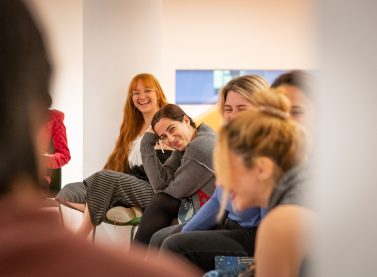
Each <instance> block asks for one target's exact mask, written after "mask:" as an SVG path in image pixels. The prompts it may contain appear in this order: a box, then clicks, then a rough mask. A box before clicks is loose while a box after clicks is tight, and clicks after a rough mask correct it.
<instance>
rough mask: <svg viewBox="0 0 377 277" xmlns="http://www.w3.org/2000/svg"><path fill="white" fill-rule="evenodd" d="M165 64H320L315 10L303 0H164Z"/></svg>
mask: <svg viewBox="0 0 377 277" xmlns="http://www.w3.org/2000/svg"><path fill="white" fill-rule="evenodd" d="M162 12H163V13H162V53H161V55H162V69H163V74H164V75H163V78H164V79H163V81H164V83H166V84H167V87H165V89H166V90H167V91H168V93H170V95H171V97H173V99H174V90H175V70H176V69H291V68H303V69H307V68H316V62H315V61H316V59H315V55H314V52H315V46H316V45H317V44H316V43H315V30H314V23H315V22H314V14H313V9H312V5H311V1H302V0H284V1H275V0H264V1H260V0H232V1H229V0H205V1H203V0H190V1H185V0H163V1H162Z"/></svg>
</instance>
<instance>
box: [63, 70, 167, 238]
mask: <svg viewBox="0 0 377 277" xmlns="http://www.w3.org/2000/svg"><path fill="white" fill-rule="evenodd" d="M164 105H166V98H165V95H164V92H163V90H162V88H161V86H160V84H159V82H158V80H157V79H156V78H155V77H154V76H153V75H151V74H148V73H141V74H138V75H136V76H135V77H134V78H133V79H132V80H131V82H130V85H129V88H128V94H127V100H126V103H125V107H124V113H123V122H122V125H121V127H120V134H119V137H118V140H117V142H116V145H115V148H114V150H113V152H112V153H111V154H110V156H109V158H108V160H107V162H106V164H105V166H104V170H101V171H98V172H96V173H94V174H93V175H92V176H90V177H88V178H87V179H85V180H84V181H83V182H79V183H73V184H68V185H67V186H65V187H64V188H63V189H62V191H61V192H60V193H59V194H58V195H57V197H56V198H57V200H59V201H61V202H69V203H68V204H70V205H72V206H74V207H76V208H79V209H82V210H84V208H85V210H84V218H83V221H82V224H81V226H80V228H79V230H78V233H79V234H80V235H82V236H87V235H88V234H89V232H90V231H91V229H92V228H93V226H94V225H98V224H100V223H101V222H102V221H103V219H104V218H105V215H106V212H107V211H108V210H109V209H110V208H112V207H113V206H114V205H116V204H117V205H122V206H125V207H131V206H138V207H141V208H145V207H146V206H147V205H148V204H149V202H150V200H151V199H152V197H153V194H154V192H153V189H152V187H151V185H150V184H149V182H148V178H147V176H145V174H143V175H142V176H141V174H139V173H140V172H141V173H144V172H143V170H142V160H141V154H140V142H141V138H142V136H143V135H144V133H145V130H146V129H147V128H148V126H149V125H150V122H151V120H152V117H153V115H154V114H155V112H156V111H157V110H158V109H159V108H161V107H162V106H164ZM156 153H158V154H159V158H161V159H162V160H163V161H165V160H166V158H167V157H168V155H169V154H170V152H169V151H167V152H165V153H162V152H161V150H158V151H156ZM84 204H86V207H85V206H84Z"/></svg>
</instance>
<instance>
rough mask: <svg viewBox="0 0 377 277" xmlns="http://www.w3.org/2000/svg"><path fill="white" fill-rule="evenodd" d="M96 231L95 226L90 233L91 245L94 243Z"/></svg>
mask: <svg viewBox="0 0 377 277" xmlns="http://www.w3.org/2000/svg"><path fill="white" fill-rule="evenodd" d="M96 229H97V226H94V228H93V231H92V242H93V243H95V242H96Z"/></svg>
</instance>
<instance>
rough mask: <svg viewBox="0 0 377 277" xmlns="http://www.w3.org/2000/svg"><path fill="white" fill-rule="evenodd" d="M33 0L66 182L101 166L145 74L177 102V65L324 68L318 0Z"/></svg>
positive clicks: (209, 67)
mask: <svg viewBox="0 0 377 277" xmlns="http://www.w3.org/2000/svg"><path fill="white" fill-rule="evenodd" d="M32 1H33V2H36V3H37V5H38V6H39V7H40V8H41V10H42V15H43V17H44V18H45V19H44V20H45V21H46V23H47V25H46V27H47V29H48V31H49V35H50V37H51V42H52V46H53V51H54V52H56V55H55V60H56V65H57V67H56V68H57V70H56V72H57V81H56V83H55V85H54V87H55V89H54V90H55V100H56V101H55V106H56V107H58V108H61V109H62V110H63V111H64V112H65V113H66V117H67V118H66V125H67V128H68V138H69V143H70V148H71V152H72V161H71V162H70V163H69V165H67V166H66V167H65V168H64V169H63V183H66V182H68V181H75V180H76V181H77V180H81V179H82V176H84V177H86V176H88V175H90V174H91V173H93V172H95V171H97V170H99V169H101V168H102V167H103V165H104V163H105V161H106V159H107V157H108V155H109V153H110V152H111V150H112V148H113V147H114V143H115V140H116V138H117V137H118V133H119V127H120V123H121V121H122V114H123V111H122V110H123V105H124V100H125V94H126V91H127V87H128V84H129V81H130V80H131V78H132V76H134V75H135V74H137V73H140V72H150V73H152V74H154V75H156V77H157V78H158V79H159V80H160V82H161V85H162V87H163V88H164V91H165V92H166V94H167V97H168V100H169V101H171V102H174V99H175V70H176V69H290V68H304V69H306V68H310V69H311V68H316V67H317V65H316V62H315V55H314V52H315V46H316V43H315V30H314V27H313V14H312V10H311V9H312V6H311V2H310V1H302V0H284V1H273V0H264V1H260V0H233V1H228V0H191V1H185V0H138V1H134V0H108V1H103V0H84V1H82V0H81V1H79V0H68V1H67V0H54V1H46V0H32ZM282 2H284V3H282ZM184 108H185V110H186V111H187V112H188V113H190V114H191V113H192V114H191V115H193V116H195V115H196V114H194V113H195V112H199V111H200V109H199V108H198V107H194V108H192V107H184Z"/></svg>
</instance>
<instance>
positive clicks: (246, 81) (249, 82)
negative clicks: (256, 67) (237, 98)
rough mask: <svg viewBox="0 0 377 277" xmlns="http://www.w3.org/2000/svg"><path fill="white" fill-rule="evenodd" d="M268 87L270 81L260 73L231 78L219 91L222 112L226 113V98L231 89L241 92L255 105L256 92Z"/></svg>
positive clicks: (219, 105) (219, 103)
mask: <svg viewBox="0 0 377 277" xmlns="http://www.w3.org/2000/svg"><path fill="white" fill-rule="evenodd" d="M268 88H269V84H268V82H267V81H266V80H265V79H264V78H263V77H261V76H258V75H245V76H240V77H237V78H234V79H232V80H230V81H229V82H228V83H227V84H226V85H225V86H224V87H223V88H222V90H221V91H220V93H219V99H218V107H219V110H220V113H221V114H222V115H223V114H224V106H225V100H226V97H227V95H228V92H229V91H234V92H236V93H239V94H241V95H242V96H243V97H245V98H246V99H247V100H249V101H250V102H251V103H252V104H253V105H255V103H254V96H253V95H254V93H255V92H258V91H262V90H267V89H268Z"/></svg>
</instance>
